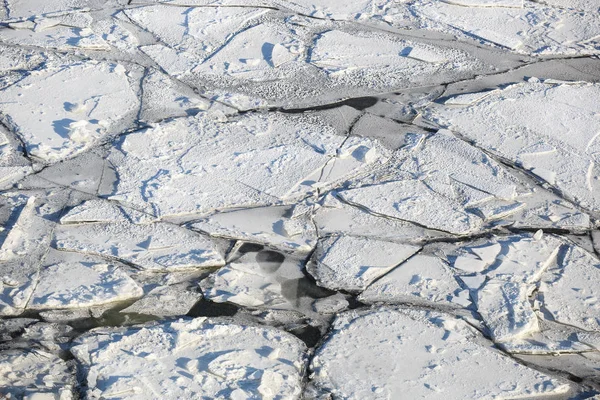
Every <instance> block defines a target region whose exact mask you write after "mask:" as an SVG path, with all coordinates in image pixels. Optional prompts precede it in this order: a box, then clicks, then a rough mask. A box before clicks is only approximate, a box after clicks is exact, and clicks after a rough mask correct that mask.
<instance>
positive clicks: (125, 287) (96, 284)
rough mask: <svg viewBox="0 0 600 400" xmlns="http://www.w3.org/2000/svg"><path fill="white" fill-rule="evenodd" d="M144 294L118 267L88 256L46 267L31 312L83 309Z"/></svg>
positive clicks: (34, 294)
mask: <svg viewBox="0 0 600 400" xmlns="http://www.w3.org/2000/svg"><path fill="white" fill-rule="evenodd" d="M142 294H143V291H142V288H140V287H139V286H138V285H137V284H136V283H135V281H134V280H133V279H131V278H130V277H129V275H127V274H126V273H125V272H124V271H123V270H122V269H121V267H120V266H119V265H118V264H115V263H112V264H108V263H106V262H105V260H102V259H99V258H94V257H89V256H88V257H80V260H67V261H65V262H60V263H57V264H53V265H49V266H45V267H43V268H42V270H41V271H40V276H39V283H38V284H37V286H36V287H35V290H34V291H33V294H32V296H31V299H30V301H29V304H28V306H27V308H29V309H37V310H39V309H61V308H81V307H89V306H95V305H101V304H104V303H111V302H116V301H125V300H131V299H135V298H138V297H141V296H142Z"/></svg>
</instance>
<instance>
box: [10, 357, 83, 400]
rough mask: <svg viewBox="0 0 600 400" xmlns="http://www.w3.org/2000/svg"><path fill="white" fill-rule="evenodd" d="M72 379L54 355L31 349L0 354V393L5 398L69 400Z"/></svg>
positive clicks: (66, 368) (71, 375)
mask: <svg viewBox="0 0 600 400" xmlns="http://www.w3.org/2000/svg"><path fill="white" fill-rule="evenodd" d="M74 389H75V375H74V373H73V371H71V370H70V368H69V367H68V366H67V363H66V362H65V361H63V360H61V359H60V358H58V357H57V356H56V355H54V354H51V353H48V352H45V351H42V350H33V349H23V350H5V351H2V352H0V393H1V394H2V396H3V397H5V396H6V397H5V398H20V399H31V400H37V399H60V400H63V399H64V400H70V399H72V398H74V396H75V390H74Z"/></svg>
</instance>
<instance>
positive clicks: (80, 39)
mask: <svg viewBox="0 0 600 400" xmlns="http://www.w3.org/2000/svg"><path fill="white" fill-rule="evenodd" d="M91 23H92V17H90V16H89V14H86V13H74V14H69V15H65V16H61V17H55V18H45V19H36V20H35V22H34V21H24V22H13V23H10V24H9V28H10V29H0V40H2V42H4V43H7V44H12V45H19V46H38V47H43V48H52V49H57V50H72V49H81V50H104V51H106V50H110V46H109V45H108V43H107V42H105V41H104V40H103V39H102V37H101V36H100V35H98V34H96V33H95V32H94V31H93V30H92V29H91V28H90V25H91Z"/></svg>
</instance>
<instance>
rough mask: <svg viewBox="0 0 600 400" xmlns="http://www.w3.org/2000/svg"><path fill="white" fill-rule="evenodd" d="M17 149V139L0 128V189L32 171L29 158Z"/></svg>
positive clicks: (7, 186)
mask: <svg viewBox="0 0 600 400" xmlns="http://www.w3.org/2000/svg"><path fill="white" fill-rule="evenodd" d="M18 150H19V144H18V143H17V140H14V139H13V138H12V137H10V135H9V134H8V132H7V133H4V130H3V129H2V128H0V190H4V189H8V188H10V187H11V186H12V185H13V184H14V183H16V182H18V181H19V180H21V178H23V177H25V176H27V175H29V174H30V173H32V172H33V169H32V168H31V163H30V162H29V160H28V159H26V158H25V157H23V154H22V153H21V152H19V151H18Z"/></svg>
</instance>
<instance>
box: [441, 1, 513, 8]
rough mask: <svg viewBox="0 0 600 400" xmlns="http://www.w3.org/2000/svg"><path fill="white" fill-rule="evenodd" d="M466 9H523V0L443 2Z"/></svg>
mask: <svg viewBox="0 0 600 400" xmlns="http://www.w3.org/2000/svg"><path fill="white" fill-rule="evenodd" d="M442 1H443V2H445V3H450V4H456V5H459V6H464V7H517V8H522V7H523V0H442Z"/></svg>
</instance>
